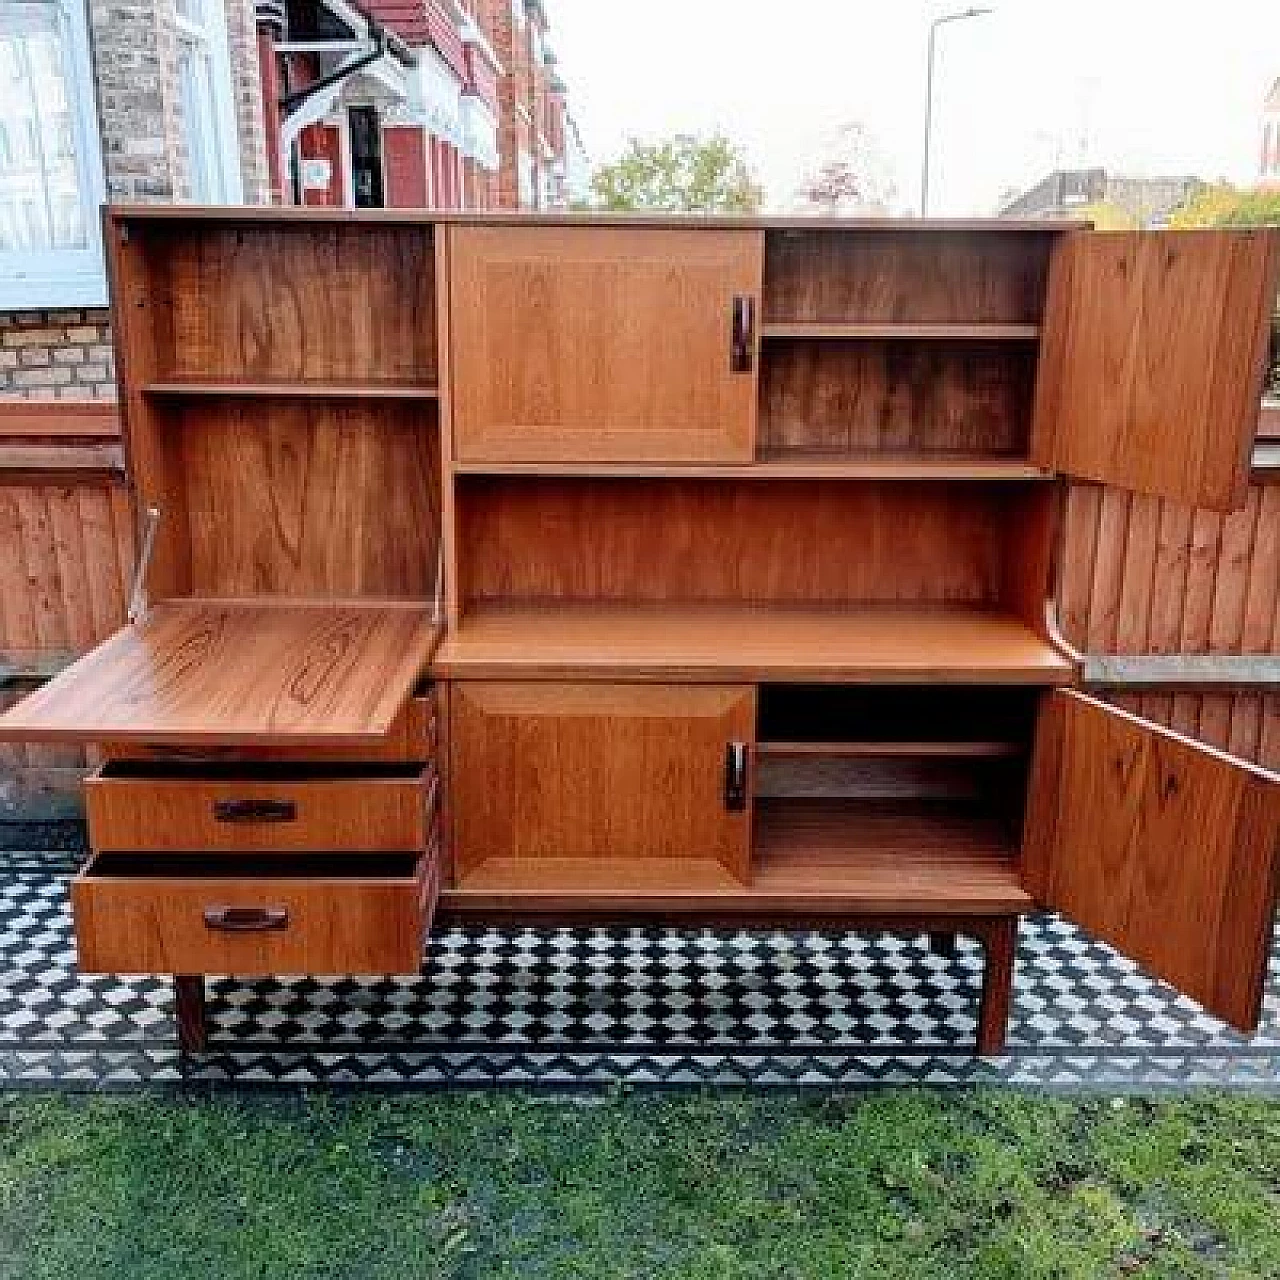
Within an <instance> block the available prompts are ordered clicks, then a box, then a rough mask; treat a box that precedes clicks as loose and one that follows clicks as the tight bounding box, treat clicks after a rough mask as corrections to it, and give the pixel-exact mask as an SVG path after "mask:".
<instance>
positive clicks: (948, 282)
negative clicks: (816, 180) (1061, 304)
mask: <svg viewBox="0 0 1280 1280" xmlns="http://www.w3.org/2000/svg"><path fill="white" fill-rule="evenodd" d="M1053 239H1054V236H1053V232H1052V231H1051V230H1046V231H1044V232H1042V233H1040V234H1029V235H1020V236H1006V235H1001V234H999V233H995V234H992V233H990V232H985V233H984V232H981V231H966V230H960V231H955V232H950V231H942V230H937V229H929V228H924V227H922V228H921V230H919V231H915V230H911V229H894V230H891V229H875V230H871V231H867V232H862V233H858V232H850V233H846V234H838V233H834V232H832V231H829V230H828V229H827V226H826V223H825V222H824V223H823V224H822V225H821V226H815V227H813V228H811V229H804V230H800V229H795V230H789V231H777V232H774V233H773V234H770V235H769V236H767V238H766V240H765V270H764V318H765V322H766V323H767V324H782V323H795V322H800V321H815V322H825V323H835V324H839V323H858V322H862V323H870V322H882V323H899V324H902V323H912V324H943V323H954V324H970V325H972V324H982V323H986V324H993V323H994V324H1036V323H1037V322H1038V321H1039V320H1040V315H1041V310H1042V308H1043V305H1044V291H1045V276H1046V272H1047V269H1048V259H1049V252H1050V249H1051V246H1052V243H1053Z"/></svg>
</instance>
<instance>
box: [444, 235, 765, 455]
mask: <svg viewBox="0 0 1280 1280" xmlns="http://www.w3.org/2000/svg"><path fill="white" fill-rule="evenodd" d="M449 242H450V250H449V252H450V285H449V287H450V292H451V295H452V298H453V301H454V305H453V307H452V314H451V319H450V326H451V333H452V338H451V341H452V345H453V361H452V386H453V403H452V414H453V435H454V454H455V456H456V457H457V458H459V459H460V460H463V461H480V460H493V461H497V460H504V459H505V460H513V461H518V460H525V461H536V460H539V459H549V460H550V459H558V460H563V461H574V460H581V459H588V458H595V459H614V460H619V461H625V460H637V459H645V458H648V459H654V460H660V461H670V462H677V461H699V460H701V461H727V462H732V461H747V460H748V459H750V458H751V456H752V454H753V453H754V450H755V419H756V394H757V375H756V368H757V364H758V362H757V360H756V353H755V345H756V344H755V340H754V338H753V339H752V341H751V343H750V354H751V368H750V369H749V370H746V371H741V372H735V371H734V369H733V367H732V365H731V361H730V354H731V351H730V348H731V342H730V339H731V335H732V330H731V313H732V305H733V299H734V297H735V296H742V297H746V298H750V299H752V300H753V303H754V304H755V305H756V306H757V309H758V299H759V296H760V271H761V233H760V232H759V231H745V230H744V231H708V230H701V231H682V230H668V231H661V232H659V231H651V230H644V229H626V228H605V227H583V228H557V227H527V226H526V227H479V226H468V227H456V226H455V227H451V228H450V229H449Z"/></svg>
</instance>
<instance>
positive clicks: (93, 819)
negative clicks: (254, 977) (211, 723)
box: [85, 765, 435, 852]
mask: <svg viewBox="0 0 1280 1280" xmlns="http://www.w3.org/2000/svg"><path fill="white" fill-rule="evenodd" d="M434 803H435V797H434V771H433V770H432V769H430V768H426V769H424V770H422V771H421V772H415V771H413V770H405V771H404V772H399V771H391V772H388V773H386V774H368V775H363V774H362V775H352V776H344V775H336V776H331V777H325V778H310V779H309V778H302V777H297V776H294V775H293V774H292V773H288V772H286V773H285V774H283V775H282V776H279V777H258V776H254V775H252V774H250V775H248V776H246V777H243V778H240V777H198V776H182V775H179V776H171V777H163V776H148V775H146V774H138V773H135V772H134V771H131V770H130V771H124V770H122V768H121V767H120V766H110V765H109V766H106V767H104V768H103V769H102V770H100V771H99V772H98V773H97V774H95V775H94V776H93V777H91V778H89V779H88V780H87V782H86V784H85V804H86V809H87V811H88V817H89V839H90V843H91V844H92V846H93V848H94V849H98V850H156V851H173V852H180V851H183V850H219V849H225V850H237V849H242V850H249V849H267V850H308V849H315V850H326V849H332V850H361V849H366V850H393V849H404V850H413V849H425V848H426V847H427V846H428V844H429V843H430V830H431V818H432V814H431V809H432V807H433V806H434Z"/></svg>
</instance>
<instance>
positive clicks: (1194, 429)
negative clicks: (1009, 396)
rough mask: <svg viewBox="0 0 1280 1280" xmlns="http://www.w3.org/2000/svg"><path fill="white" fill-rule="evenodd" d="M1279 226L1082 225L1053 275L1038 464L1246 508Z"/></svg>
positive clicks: (1036, 418) (1040, 377)
mask: <svg viewBox="0 0 1280 1280" xmlns="http://www.w3.org/2000/svg"><path fill="white" fill-rule="evenodd" d="M1278 272H1280V232H1274V231H1266V230H1253V231H1160V232H1105V233H1104V232H1076V233H1072V234H1069V235H1066V236H1064V237H1063V238H1062V240H1061V242H1060V243H1059V245H1058V247H1057V248H1056V250H1055V252H1054V258H1053V262H1052V265H1051V269H1050V273H1049V293H1048V299H1047V302H1046V306H1045V322H1044V329H1043V334H1042V338H1041V345H1040V366H1039V371H1038V374H1037V381H1036V397H1035V411H1034V415H1033V424H1032V432H1031V455H1032V458H1033V460H1034V461H1036V462H1039V463H1040V464H1041V465H1043V466H1046V467H1049V468H1052V469H1054V470H1058V471H1062V472H1065V473H1067V474H1069V475H1075V476H1082V477H1086V478H1088V479H1092V480H1101V481H1104V482H1105V483H1107V484H1114V485H1119V486H1121V487H1123V488H1126V489H1135V490H1137V491H1139V492H1142V493H1153V494H1158V495H1159V496H1161V497H1166V498H1176V499H1179V500H1181V501H1183V502H1188V503H1192V504H1194V505H1196V506H1204V507H1215V508H1219V509H1222V510H1229V509H1232V508H1235V507H1239V506H1241V505H1242V504H1243V502H1244V498H1245V491H1246V488H1247V485H1248V466H1249V453H1250V449H1251V447H1252V444H1253V437H1254V434H1255V431H1256V428H1257V422H1258V412H1259V405H1260V403H1261V398H1262V386H1263V379H1264V376H1265V368H1266V353H1267V334H1268V328H1269V324H1270V316H1271V312H1272V309H1273V307H1274V305H1275V300H1276V287H1277V278H1278Z"/></svg>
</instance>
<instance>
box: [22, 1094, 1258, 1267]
mask: <svg viewBox="0 0 1280 1280" xmlns="http://www.w3.org/2000/svg"><path fill="white" fill-rule="evenodd" d="M9 1276H13V1277H20V1278H21V1280H53V1278H54V1277H66V1278H67V1280H71V1278H72V1277H74V1278H75V1280H125V1278H126V1277H127V1280H178V1278H179V1277H181V1280H190V1278H191V1277H206V1276H207V1277H217V1280H249V1278H250V1277H252V1278H253V1280H285V1278H286V1277H287V1278H288V1280H319V1278H320V1277H334V1278H335V1280H336V1278H338V1277H343V1278H345V1277H354V1276H359V1277H361V1278H362V1280H379V1278H382V1280H409V1277H412V1278H413V1280H432V1278H433V1277H435V1278H438V1280H479V1278H481V1277H485V1278H487V1277H503V1276H512V1277H516V1276H518V1277H528V1278H529V1280H539V1278H546V1280H551V1278H563V1280H568V1278H570V1277H580V1278H582V1280H600V1278H603V1280H613V1278H617V1280H623V1278H624V1277H625V1278H627V1280H630V1278H632V1277H635V1278H637V1280H639V1278H640V1277H644V1278H646V1280H648V1278H649V1277H653V1278H655V1280H720V1278H721V1277H725V1278H730V1277H731V1278H734V1280H738V1278H741V1280H766V1278H768V1280H809V1278H811V1277H812V1278H813V1280H830V1278H831V1277H837V1276H839V1277H861V1276H866V1277H876V1280H908V1278H912V1280H914V1278H915V1277H919V1276H931V1277H939V1278H952V1280H968V1278H973V1280H1005V1278H1006V1277H1018V1280H1038V1278H1041V1277H1043V1278H1044V1280H1049V1277H1078V1278H1079V1280H1093V1278H1094V1277H1121V1276H1143V1277H1169V1278H1170V1280H1173V1278H1174V1277H1177V1278H1178V1280H1183V1278H1188V1280H1194V1278H1195V1277H1202V1276H1203V1277H1209V1276H1223V1277H1234V1276H1239V1277H1254V1276H1259V1277H1260V1276H1280V1105H1277V1104H1276V1103H1275V1102H1267V1101H1265V1100H1258V1099H1248V1098H1241V1097H1231V1096H1221V1097H1214V1096H1208V1095H1206V1096H1201V1097H1193V1098H1183V1099H1160V1100H1154V1101H1148V1100H1145V1099H1142V1098H1134V1099H1128V1100H1123V1101H1122V1100H1119V1099H1104V1098H1075V1099H1064V1098H1044V1097H1031V1096H1025V1095H1020V1094H1013V1093H1007V1092H997V1091H989V1090H973V1091H952V1092H930V1091H926V1090H898V1091H884V1092H879V1093H866V1094H851V1095H836V1094H830V1095H825V1096H817V1097H815V1096H807V1097H783V1096H778V1095H770V1096H761V1095H749V1094H748V1095H741V1094H735V1095H727V1096H724V1095H721V1096H716V1095H707V1096H702V1097H697V1096H670V1095H666V1096H662V1095H658V1096H627V1095H622V1096H617V1097H613V1098H599V1097H597V1098H594V1099H586V1100H572V1099H570V1100H548V1099H546V1098H542V1099H536V1100H535V1099H529V1098H523V1097H520V1096H517V1095H512V1094H488V1095H486V1094H479V1093H478V1094H466V1095H452V1096H450V1095H436V1096H417V1097H399V1098H392V1097H385V1096H384V1097H369V1096H362V1097H339V1098H331V1097H327V1096H325V1095H320V1096H306V1095H302V1096H298V1097H294V1098H286V1099H281V1098H274V1099H272V1098H260V1099H252V1098H248V1099H239V1100H237V1099H233V1098H232V1099H223V1100H217V1099H215V1100H209V1099H201V1098H197V1097H191V1098H169V1097H164V1096H160V1095H154V1094H153V1095H150V1096H141V1097H138V1096H134V1097H127V1098H101V1097H98V1098H60V1097H51V1098H45V1097H38V1096H34V1095H31V1094H22V1095H13V1096H9V1097H7V1098H0V1277H9Z"/></svg>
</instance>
